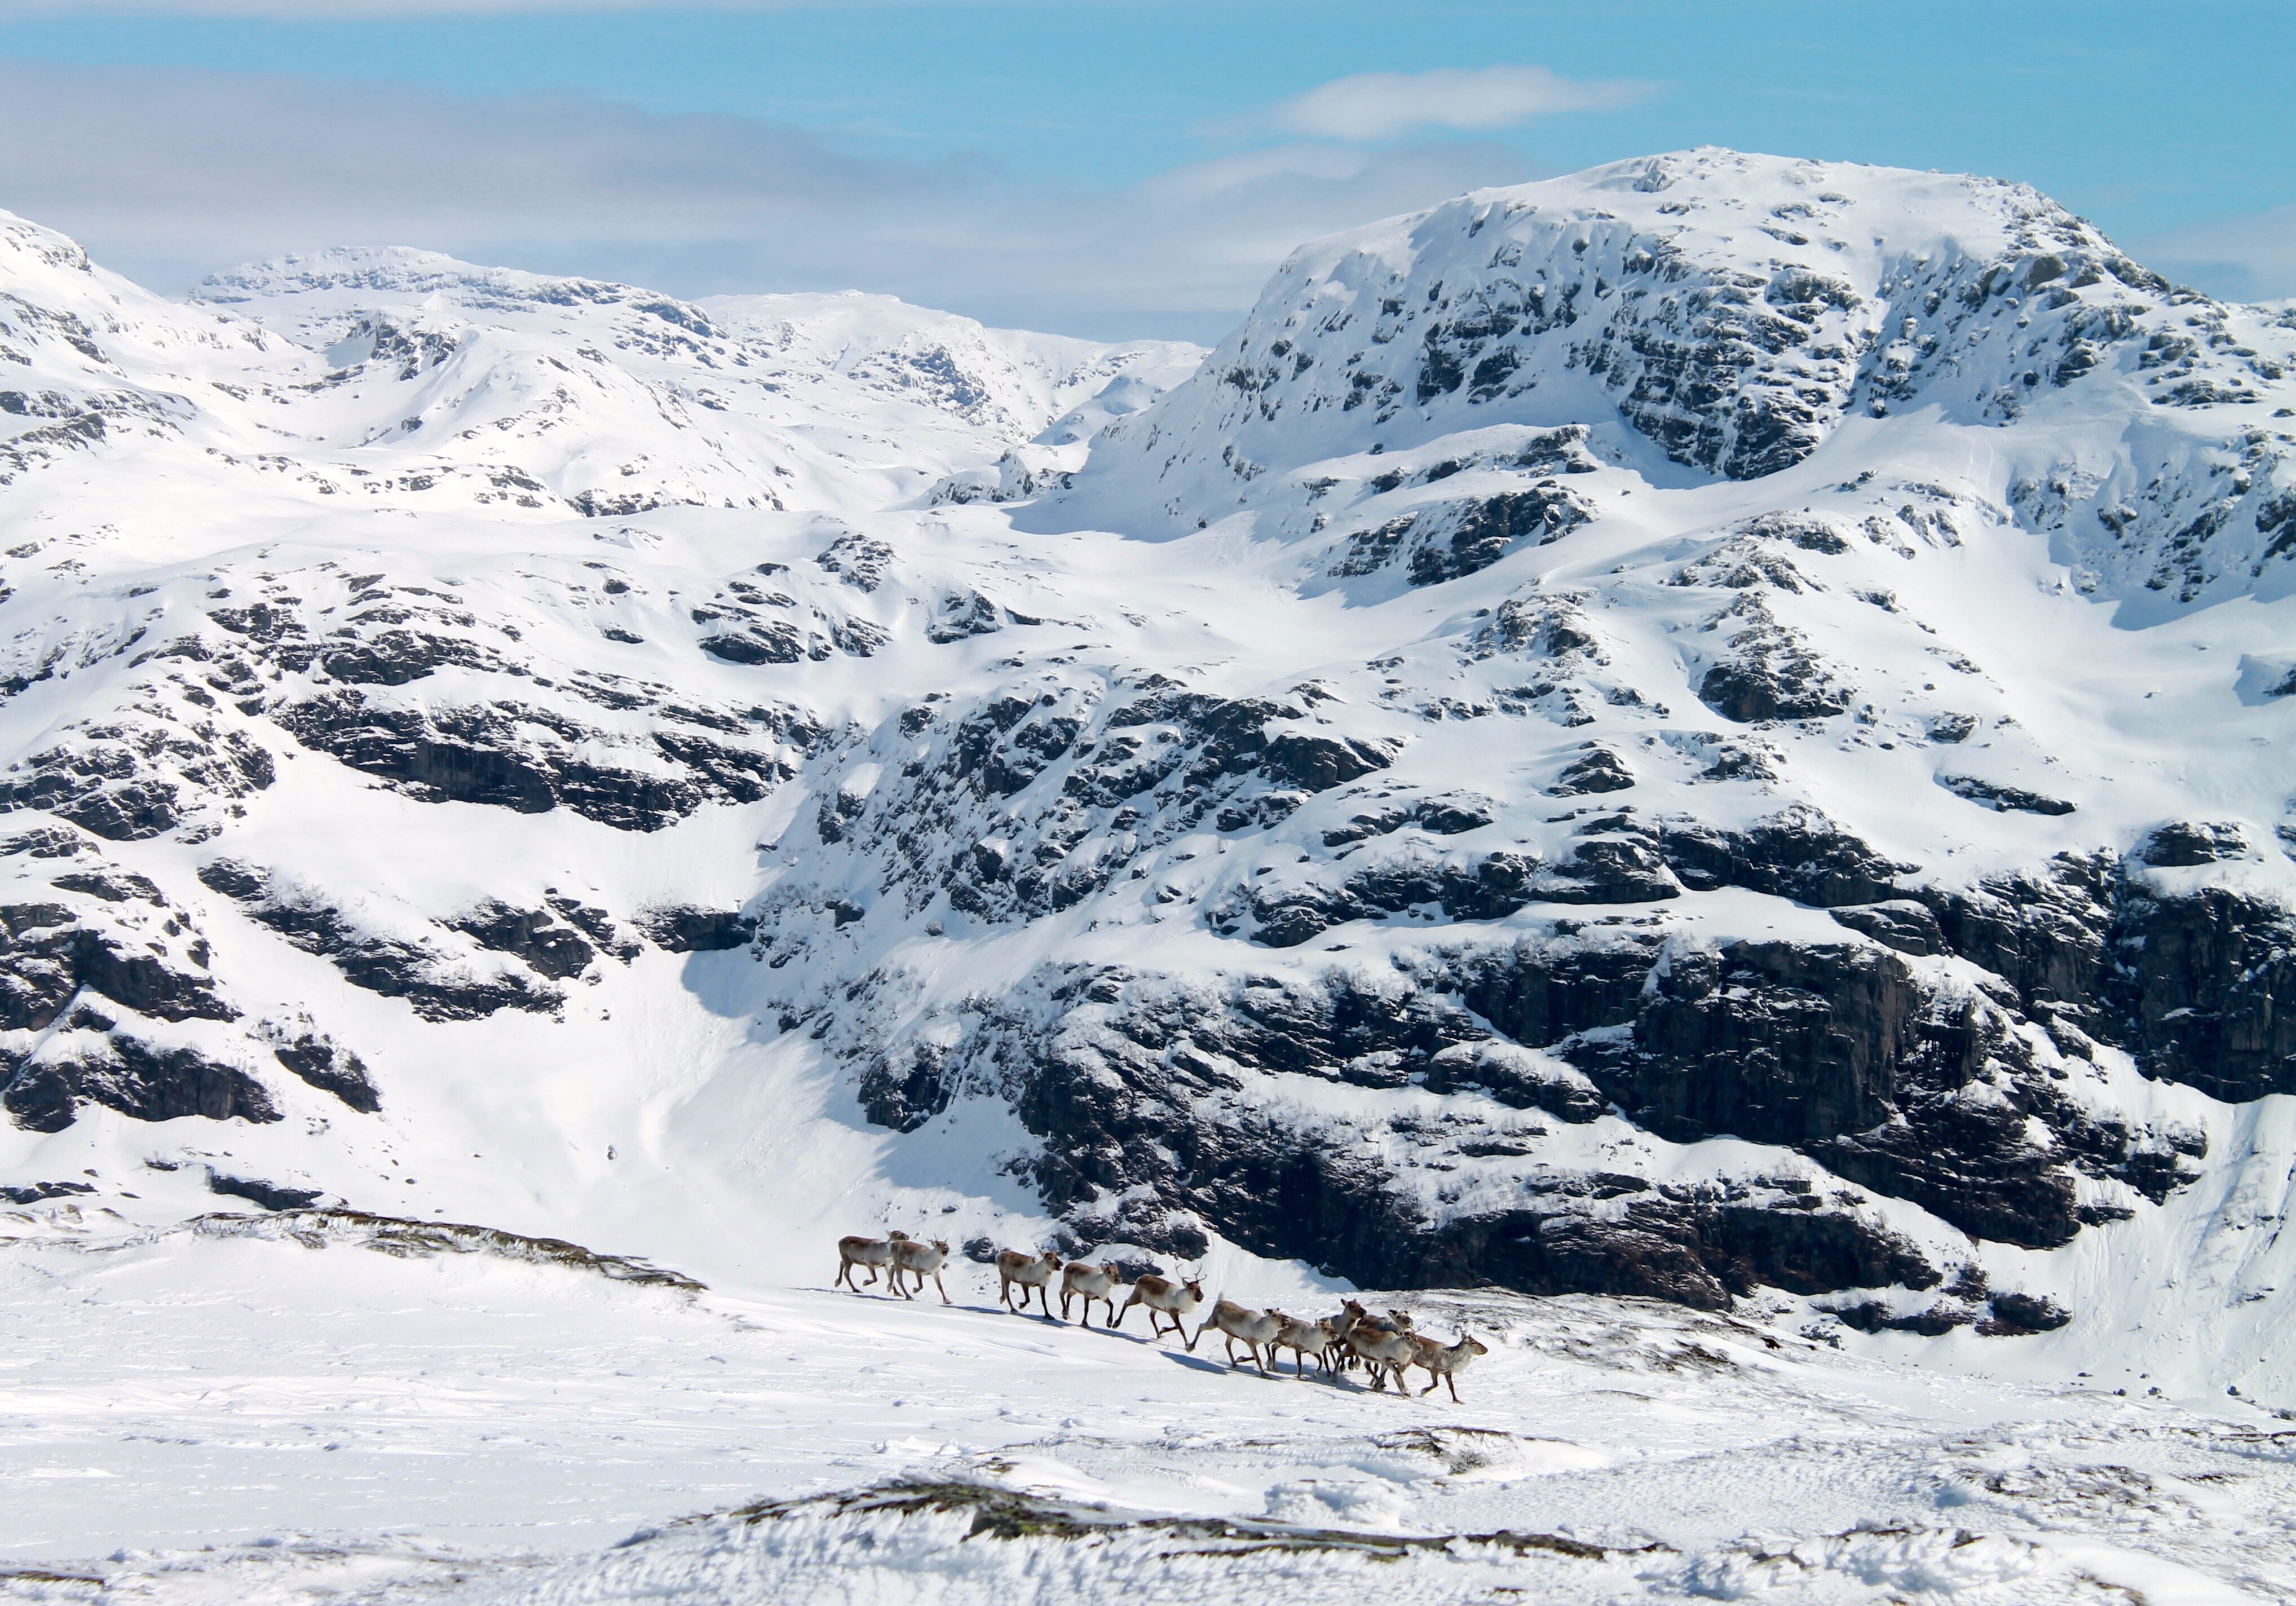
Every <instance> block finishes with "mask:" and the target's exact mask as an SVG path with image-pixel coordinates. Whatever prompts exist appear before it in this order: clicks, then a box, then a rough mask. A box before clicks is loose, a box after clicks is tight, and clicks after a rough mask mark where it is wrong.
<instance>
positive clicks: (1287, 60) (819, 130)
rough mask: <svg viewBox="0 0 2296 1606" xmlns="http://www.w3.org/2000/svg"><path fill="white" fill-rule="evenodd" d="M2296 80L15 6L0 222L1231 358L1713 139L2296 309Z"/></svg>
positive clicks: (2103, 14) (2164, 51)
mask: <svg viewBox="0 0 2296 1606" xmlns="http://www.w3.org/2000/svg"><path fill="white" fill-rule="evenodd" d="M2292 61H2296V4H2291V3H2290V0H2238V3H2235V0H2181V3H2179V0H2155V3H2154V4H2145V5H2138V4H2120V3H2119V0H2088V3H2087V4H2060V3H2057V0H2023V3H2021V4H2011V5H2005V4H1983V5H1979V4H1960V3H1958V0H1932V3H1931V4H1920V5H1912V4H1841V3H1838V0H1837V3H1836V4H1801V3H1799V0H1797V3H1792V4H1736V5H1729V4H1718V3H1715V0H1707V3H1704V4H1687V3H1679V0H1668V3H1657V0H1651V3H1644V4H1603V3H1602V0H1579V3H1577V4H1545V3H1543V0H1519V3H1516V4H1488V3H1486V4H1466V3H1455V4H1400V3H1398V0H1390V3H1389V4H1377V5H1374V4H1357V3H1355V0H1318V3H1316V4H1287V3H1262V4H1254V3H1251V0H1227V3H1226V4H1149V3H1145V0H1142V3H1136V4H1124V3H1119V0H1105V3H1100V4H1094V3H1090V0H1068V3H1066V4H1054V3H1044V4H1027V3H1005V4H996V3H993V0H982V3H975V4H922V3H915V4H851V3H849V4H839V5H807V4H749V5H744V4H721V5H718V6H717V7H714V8H704V9H695V8H687V7H682V6H676V5H667V4H644V3H643V0H626V3H623V4H617V3H616V0H586V3H584V4H553V0H471V3H467V4H466V3H461V0H0V104H8V105H12V107H13V108H14V111H15V115H14V116H13V117H12V118H11V119H10V137H9V139H8V140H7V141H6V142H5V143H4V144H0V206H4V207H7V208H9V209H13V210H16V211H19V212H21V213H23V214H25V215H27V216H29V217H35V218H37V219H39V220H40V221H43V222H47V223H50V224H53V225H55V226H58V227H61V228H64V229H67V230H69V231H71V232H74V233H76V234H79V235H81V237H83V238H84V239H86V241H87V242H88V243H89V244H90V246H91V248H92V249H93V250H95V251H96V252H97V253H98V254H99V256H101V257H102V258H105V259H106V260H108V261H110V262H111V263H112V264H113V265H115V266H119V267H121V268H122V269H123V270H124V271H128V272H131V273H134V274H136V275H137V276H139V277H143V278H144V279H146V280H147V282H151V283H154V285H155V286H156V287H159V288H163V289H175V288H180V287H181V286H182V285H183V284H184V283H189V282H190V281H191V280H193V279H194V278H196V277H197V276H198V274H200V273H201V272H202V271H204V270H205V269H207V268H209V267H213V266H223V265H225V264H226V263H228V262H230V261H234V260H238V259H242V258H246V257H249V256H252V255H258V254H266V253H269V252H272V251H276V250H295V249H309V248H313V247H316V246H320V245H324V244H329V243H352V242H357V243H381V242H392V243H410V244H423V245H431V246H437V247H439V248H441V249H446V250H452V251H455V253H456V254H460V255H478V256H485V257H489V258H492V259H496V260H504V261H509V262H512V263H513V264H515V265H519V266H535V267H537V268H543V269H547V270H551V271H582V272H592V273H599V274H613V275H616V276H623V277H630V278H635V279H641V280H644V281H645V282H648V283H653V284H656V285H658V286H659V287H660V288H663V289H667V290H670V291H676V292H680V293H685V294H701V293H713V292H723V291H741V290H771V289H823V288H832V287H842V286H845V285H856V286H860V287H864V288H869V289H882V290H889V291H895V292H897V293H900V294H903V295H906V296H908V297H910V298H912V299H922V300H926V301H931V302H939V303H940V304H943V305H949V306H955V307H958V308H960V309H961V310H964V311H969V312H974V313H978V314H980V315H986V316H989V317H992V318H996V319H997V320H999V321H1006V322H1033V323H1037V324H1049V325H1052V326H1054V327H1059V328H1065V329H1071V330H1074V331H1076V332H1087V333H1094V334H1103V335H1111V334H1122V333H1132V332H1138V333H1179V334H1191V335H1194V336H1196V337H1197V338H1209V337H1210V335H1212V334H1216V333H1217V332H1218V330H1219V329H1220V328H1221V327H1223V326H1224V324H1226V322H1227V321H1230V320H1232V319H1233V318H1234V315H1236V314H1237V313H1238V312H1240V311H1241V309H1242V307H1243V306H1244V305H1245V304H1246V303H1247V302H1248V301H1249V299H1250V296H1251V291H1252V289H1253V287H1254V286H1256V284H1257V283H1258V282H1259V278H1260V277H1261V276H1262V275H1263V274H1265V273H1266V271H1267V268H1268V267H1269V266H1272V265H1273V263H1274V262H1275V260H1276V259H1277V258H1279V257H1280V256H1281V255H1282V253H1283V250H1284V249H1286V248H1287V247H1288V246H1289V245H1290V244H1291V243H1292V242H1295V241H1296V240H1297V239H1300V238H1304V237H1307V236H1308V235H1312V234H1317V233H1322V232H1327V231H1328V230H1330V229H1333V228H1338V227H1343V226H1346V225H1349V224H1351V223H1354V222H1357V221H1362V220H1365V219H1367V218H1369V217H1376V216H1380V215H1382V214H1383V213H1386V212H1390V211H1394V210H1398V209H1405V208H1407V207H1413V206H1418V205H1423V204H1428V203H1431V202H1432V201H1437V200H1439V199H1441V198H1443V197H1444V196H1445V195H1447V194H1449V193H1455V192H1456V190H1458V189H1461V188H1464V187H1467V186H1469V185H1471V184H1486V183H1499V182H1511V181H1515V180H1520V179H1524V178H1530V177H1536V176H1543V175H1546V174H1550V173H1558V172H1568V171H1570V170H1573V169H1575V168H1580V167H1585V166H1587V165H1590V164H1592V163H1595V162H1598V161H1605V160H1613V159H1616V158H1620V157H1626V156H1632V155H1637V154H1642V153H1645V152H1652V151H1659V150H1669V149H1674V148H1677V147H1680V146H1685V145H1691V144H1699V143H1719V144H1729V145H1735V146H1738V147H1740V148H1743V149H1752V150H1764V151H1771V152H1783V153H1787V154H1793V155H1812V156H1819V157H1826V158H1838V159H1846V160H1863V161H1876V162H1887V163H1894V164H1899V165H1904V166H1909V167H1919V168H1948V169H1956V168H1958V169H1968V170H1974V171H1981V172H1987V173H1992V174H1997V175H1999V176H2005V177H2011V178H2017V179H2022V180H2026V181H2028V182H2030V183H2032V184H2036V185H2038V186H2039V187H2040V188H2042V189H2044V190H2046V191H2047V192H2048V193H2051V194H2053V195H2054V196H2056V197H2057V198H2058V199H2059V200H2061V201H2064V202H2065V203H2066V204H2068V205H2070V206H2071V207H2073V208H2074V209H2076V210H2079V211H2081V212H2083V213H2085V214H2087V215H2088V216H2090V217H2094V218H2095V219H2096V220H2097V221H2098V222H2100V223H2101V224H2103V225H2104V226H2105V227H2106V228H2107V229H2108V230H2109V231H2110V232H2112V234H2115V235H2116V236H2117V237H2118V238H2120V239H2121V240H2122V241H2123V242H2124V243H2126V244H2128V246H2130V247H2131V248H2132V249H2134V250H2136V251H2137V252H2138V253H2139V254H2140V255H2142V256H2144V257H2146V258H2147V259H2149V260H2152V261H2153V262H2155V263H2156V264H2158V265H2161V266H2163V267H2164V268H2165V269H2167V270H2168V271H2170V272H2172V273H2174V274H2177V276H2179V277H2183V278H2185V279H2187V280H2189V281H2191V282H2193V283H2197V284H2199V285H2201V287H2202V288H2204V289H2209V290H2211V291H2216V292H2218V293H2222V294H2231V295H2247V296H2261V295H2290V294H2296V95H2292V94H2290V92H2289V88H2288V79H2289V76H2290V68H2289V64H2290V63H2291V62H2292ZM1365 75H1383V76H1379V77H1375V78H1368V79H1367V78H1366V77H1365Z"/></svg>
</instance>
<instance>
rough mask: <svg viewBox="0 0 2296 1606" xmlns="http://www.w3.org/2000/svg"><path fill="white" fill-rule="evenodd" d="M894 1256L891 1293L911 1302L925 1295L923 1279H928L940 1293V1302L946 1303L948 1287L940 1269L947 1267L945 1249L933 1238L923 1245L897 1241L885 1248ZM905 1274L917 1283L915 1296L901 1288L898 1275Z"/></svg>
mask: <svg viewBox="0 0 2296 1606" xmlns="http://www.w3.org/2000/svg"><path fill="white" fill-rule="evenodd" d="M886 1247H887V1248H888V1249H890V1250H891V1251H892V1256H893V1272H892V1276H893V1291H894V1292H895V1293H897V1294H899V1295H900V1296H901V1298H902V1299H915V1298H916V1297H917V1294H921V1293H922V1292H924V1291H925V1279H926V1278H927V1277H931V1279H932V1280H933V1286H934V1287H935V1288H937V1289H939V1290H940V1302H941V1303H942V1304H943V1305H947V1303H949V1298H948V1285H947V1283H945V1282H942V1281H941V1280H940V1268H941V1267H942V1266H947V1264H948V1245H947V1244H946V1243H944V1242H942V1241H940V1240H939V1239H938V1238H936V1239H934V1240H933V1241H931V1242H930V1243H926V1242H924V1241H921V1240H918V1239H914V1238H902V1237H896V1238H895V1239H894V1240H893V1241H892V1242H891V1243H890V1244H888V1245H887V1246H886ZM903 1272H906V1273H908V1274H909V1275H911V1276H912V1277H914V1278H915V1279H916V1280H917V1290H916V1293H914V1294H913V1293H910V1292H908V1291H906V1290H905V1289H904V1288H902V1286H901V1274H902V1273H903Z"/></svg>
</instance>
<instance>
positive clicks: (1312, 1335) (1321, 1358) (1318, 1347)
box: [1267, 1309, 1339, 1377]
mask: <svg viewBox="0 0 2296 1606" xmlns="http://www.w3.org/2000/svg"><path fill="white" fill-rule="evenodd" d="M1267 1314H1268V1315H1271V1316H1274V1317H1275V1319H1276V1320H1277V1321H1278V1322H1280V1323H1283V1325H1281V1326H1280V1327H1278V1328H1277V1329H1276V1330H1275V1338H1274V1339H1272V1340H1269V1341H1268V1345H1267V1348H1268V1352H1269V1353H1270V1354H1272V1355H1274V1356H1275V1359H1276V1361H1277V1363H1278V1364H1281V1363H1282V1362H1283V1351H1285V1350H1287V1349H1289V1350H1291V1351H1292V1354H1293V1358H1292V1376H1294V1377H1305V1376H1306V1375H1307V1372H1308V1356H1311V1355H1312V1356H1315V1357H1316V1370H1318V1371H1320V1372H1329V1371H1330V1370H1331V1369H1332V1346H1333V1345H1334V1344H1336V1343H1337V1342H1338V1341H1339V1336H1338V1335H1337V1334H1336V1333H1335V1332H1333V1331H1332V1324H1331V1323H1330V1322H1328V1321H1324V1322H1303V1321H1301V1320H1300V1318H1299V1317H1297V1316H1287V1315H1284V1314H1283V1312H1282V1311H1280V1310H1273V1309H1271V1310H1270V1311H1269V1312H1268V1313H1267Z"/></svg>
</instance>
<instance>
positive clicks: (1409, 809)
mask: <svg viewBox="0 0 2296 1606" xmlns="http://www.w3.org/2000/svg"><path fill="white" fill-rule="evenodd" d="M1489 823H1491V813H1490V809H1489V807H1488V805H1487V804H1486V803H1484V802H1483V801H1481V800H1480V799H1472V798H1456V797H1449V798H1418V799H1412V800H1411V801H1409V802H1397V803H1392V804H1390V805H1388V806H1386V807H1382V808H1379V809H1375V810H1371V811H1367V812H1365V813H1362V814H1358V815H1354V816H1353V817H1352V818H1350V819H1349V821H1348V823H1346V824H1345V825H1339V826H1334V827H1333V828H1332V829H1331V830H1329V831H1326V832H1324V847H1326V848H1344V847H1346V846H1347V845H1348V844H1349V842H1362V841H1367V840H1370V839H1371V838H1373V837H1375V836H1385V835H1386V834H1388V833H1389V832H1395V831H1400V830H1402V829H1403V828H1404V827H1405V826H1406V825H1416V826H1418V827H1419V828H1420V829H1421V830H1422V831H1427V832H1433V833H1434V834H1435V835H1437V836H1446V837H1447V836H1457V835H1459V834H1461V833H1462V832H1470V831H1474V830H1477V829H1479V828H1480V827H1482V826H1485V825H1488V824H1489Z"/></svg>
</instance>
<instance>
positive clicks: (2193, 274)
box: [2131, 205, 2296, 301]
mask: <svg viewBox="0 0 2296 1606" xmlns="http://www.w3.org/2000/svg"><path fill="white" fill-rule="evenodd" d="M2131 249H2132V250H2135V251H2136V254H2137V257H2138V258H2139V259H2140V260H2141V261H2143V262H2144V264H2145V265H2146V266H2149V267H2153V268H2154V269H2157V270H2158V271H2160V272H2161V273H2164V274H2168V275H2169V277H2170V278H2172V279H2175V280H2177V281H2179V282H2180V283H2186V284H2190V285H2191V286H2192V287H2193V288H2194V289H2195V290H2202V291H2207V292H2208V293H2209V294H2210V295H2212V296H2218V297H2221V298H2223V299H2226V300H2234V301H2268V300H2273V299H2278V298H2280V297H2283V296H2296V205H2292V206H2283V207H2274V208H2272V209H2270V210H2268V211H2262V212H2248V213H2243V214H2242V215H2241V216H2239V217H2225V218H2219V219H2218V220H2216V221H2214V222H2211V223H2203V224H2198V225H2194V226H2193V227H2190V228H2186V229H2181V230H2178V231H2177V232H2175V233H2173V234H2158V235H2153V236H2152V237H2150V238H2147V239H2141V240H2138V241H2136V242H2133V243H2132V245H2131Z"/></svg>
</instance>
